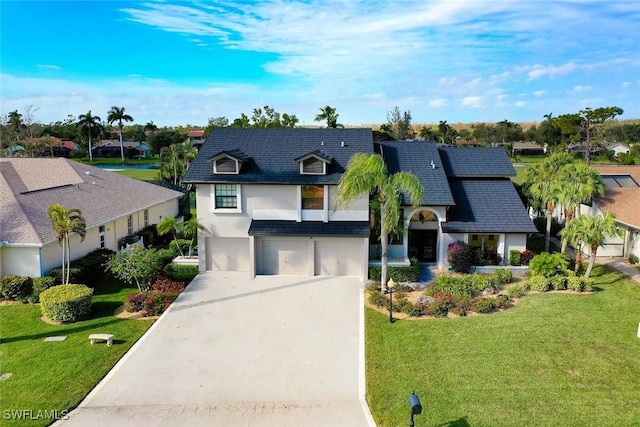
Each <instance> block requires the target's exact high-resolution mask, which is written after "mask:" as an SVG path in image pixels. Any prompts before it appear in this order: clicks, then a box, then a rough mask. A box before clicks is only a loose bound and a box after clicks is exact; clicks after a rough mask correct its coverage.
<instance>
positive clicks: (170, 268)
mask: <svg viewBox="0 0 640 427" xmlns="http://www.w3.org/2000/svg"><path fill="white" fill-rule="evenodd" d="M164 272H165V273H167V276H169V277H170V278H172V279H174V280H180V281H183V282H186V283H189V282H190V281H191V280H193V278H194V277H196V276H197V275H198V273H199V272H200V271H199V267H198V265H197V264H173V263H171V264H167V265H166V266H165V267H164Z"/></svg>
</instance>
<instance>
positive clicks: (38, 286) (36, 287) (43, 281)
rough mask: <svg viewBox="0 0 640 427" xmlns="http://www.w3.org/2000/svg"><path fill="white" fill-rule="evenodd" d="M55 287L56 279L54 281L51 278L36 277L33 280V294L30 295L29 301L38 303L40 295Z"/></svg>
mask: <svg viewBox="0 0 640 427" xmlns="http://www.w3.org/2000/svg"><path fill="white" fill-rule="evenodd" d="M55 285H56V279H54V278H53V277H50V276H45V277H36V278H35V279H33V293H32V294H31V301H32V302H39V301H40V294H41V293H42V292H44V291H46V290H47V289H49V288H51V287H53V286H55Z"/></svg>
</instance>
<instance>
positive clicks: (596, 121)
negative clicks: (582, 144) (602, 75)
mask: <svg viewBox="0 0 640 427" xmlns="http://www.w3.org/2000/svg"><path fill="white" fill-rule="evenodd" d="M622 113H623V110H622V108H619V107H600V108H596V109H595V110H592V109H591V108H585V109H584V110H580V113H579V114H580V117H581V118H582V127H583V128H584V129H585V131H586V132H587V149H586V151H585V161H586V162H587V165H589V164H590V159H591V136H592V133H593V131H594V129H597V127H598V126H599V125H601V124H602V123H604V122H607V121H609V120H612V119H614V118H615V117H616V116H619V115H620V114H622Z"/></svg>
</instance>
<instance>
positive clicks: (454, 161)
mask: <svg viewBox="0 0 640 427" xmlns="http://www.w3.org/2000/svg"><path fill="white" fill-rule="evenodd" d="M438 151H439V152H440V157H441V158H442V163H443V165H444V170H445V171H446V173H447V176H450V177H457V178H471V177H473V178H480V177H486V178H498V177H500V178H502V177H508V176H516V170H515V169H514V167H513V165H512V164H511V162H510V161H509V158H508V157H507V154H506V153H505V151H504V148H502V147H477V148H458V147H439V148H438Z"/></svg>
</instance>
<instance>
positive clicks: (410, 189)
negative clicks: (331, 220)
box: [336, 153, 422, 284]
mask: <svg viewBox="0 0 640 427" xmlns="http://www.w3.org/2000/svg"><path fill="white" fill-rule="evenodd" d="M363 194H374V195H375V196H376V197H377V198H378V201H379V202H380V223H381V224H382V227H381V230H380V243H381V245H382V259H381V261H382V275H381V277H380V278H381V283H382V284H385V283H387V262H388V256H387V248H388V237H389V233H390V232H391V231H392V230H394V229H395V227H396V225H397V224H398V220H399V219H400V203H401V195H402V194H404V195H406V196H408V197H409V199H410V200H411V205H412V206H413V207H418V206H419V205H420V201H421V200H422V186H421V185H420V181H419V180H418V178H417V177H416V176H415V175H413V174H411V173H409V172H397V173H395V174H393V175H389V172H388V170H387V166H386V165H385V163H384V159H383V158H382V156H380V155H379V154H370V155H366V154H364V153H356V154H354V155H353V156H352V157H351V159H350V160H349V163H348V165H347V170H346V172H345V173H344V175H343V176H342V178H341V179H340V183H339V184H338V195H337V202H336V206H340V205H342V206H345V207H348V206H350V205H351V204H353V203H354V202H355V201H356V200H357V199H358V198H360V197H361V196H362V195H363Z"/></svg>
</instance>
